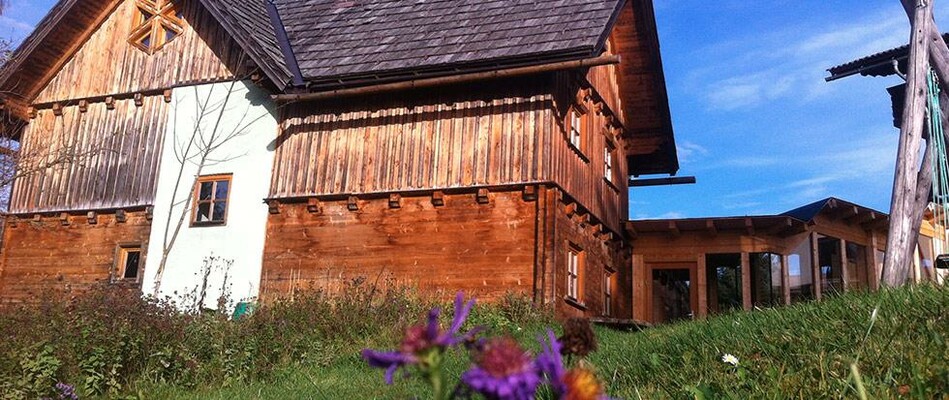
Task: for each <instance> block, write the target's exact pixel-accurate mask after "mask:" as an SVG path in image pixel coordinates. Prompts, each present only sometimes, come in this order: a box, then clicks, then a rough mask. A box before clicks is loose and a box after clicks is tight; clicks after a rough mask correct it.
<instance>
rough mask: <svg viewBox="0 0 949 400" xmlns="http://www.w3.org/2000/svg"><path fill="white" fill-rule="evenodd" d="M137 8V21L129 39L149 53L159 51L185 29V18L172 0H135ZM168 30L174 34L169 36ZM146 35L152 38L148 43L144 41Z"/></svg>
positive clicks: (134, 45)
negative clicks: (167, 34)
mask: <svg viewBox="0 0 949 400" xmlns="http://www.w3.org/2000/svg"><path fill="white" fill-rule="evenodd" d="M135 8H136V10H135V22H134V24H133V26H132V31H131V33H130V34H129V39H128V41H129V43H130V44H131V45H132V46H133V47H135V48H137V49H139V50H142V51H144V52H145V53H148V54H149V55H151V54H155V53H157V52H158V51H159V50H161V49H162V48H163V47H165V45H167V44H168V43H171V42H172V41H173V40H175V39H177V38H178V37H180V36H181V35H182V34H183V33H184V31H185V21H184V18H182V17H181V12H180V10H179V9H178V6H177V5H175V3H174V2H173V1H171V0H135ZM146 13H147V14H148V15H150V16H146ZM167 32H170V33H173V34H174V36H172V37H171V38H168V37H167V36H166V33H167ZM146 37H148V38H151V40H150V43H149V44H147V45H146V44H145V43H143V42H142V41H143V40H144V39H145V38H146Z"/></svg>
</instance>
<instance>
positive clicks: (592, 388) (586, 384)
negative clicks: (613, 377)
mask: <svg viewBox="0 0 949 400" xmlns="http://www.w3.org/2000/svg"><path fill="white" fill-rule="evenodd" d="M563 381H564V384H565V385H566V387H567V392H566V395H565V396H563V397H562V398H563V399H565V400H596V399H602V398H603V387H601V386H600V382H598V381H597V380H596V375H594V374H593V371H591V370H589V369H586V368H583V367H577V368H574V369H571V370H570V371H568V372H567V374H566V375H564V377H563Z"/></svg>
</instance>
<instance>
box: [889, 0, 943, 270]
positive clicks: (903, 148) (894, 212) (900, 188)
mask: <svg viewBox="0 0 949 400" xmlns="http://www.w3.org/2000/svg"><path fill="white" fill-rule="evenodd" d="M932 4H933V2H932V0H929V1H927V0H917V2H916V5H915V9H914V13H913V17H912V19H911V21H910V22H911V24H912V33H911V35H910V49H909V60H908V67H907V73H906V102H905V104H904V106H903V121H902V123H901V126H900V142H899V150H898V151H899V152H898V154H897V158H896V175H895V177H894V179H893V197H892V201H891V202H890V229H889V232H888V233H887V246H886V247H887V251H886V259H885V261H884V264H883V283H884V284H885V285H887V286H891V287H892V286H900V285H902V284H903V283H905V282H906V277H907V275H908V271H909V265H910V263H911V262H912V260H913V259H912V251H913V247H915V244H916V238H915V237H912V232H913V231H914V229H913V224H914V223H915V224H919V223H920V221H914V216H915V215H914V214H915V213H914V210H915V208H916V191H917V182H918V173H919V166H920V162H919V145H920V143H921V141H922V135H923V129H924V127H925V121H926V99H927V80H926V79H927V75H928V74H929V62H928V58H929V47H930V46H929V43H930V35H929V33H930V29H931V26H932V25H933V18H932Z"/></svg>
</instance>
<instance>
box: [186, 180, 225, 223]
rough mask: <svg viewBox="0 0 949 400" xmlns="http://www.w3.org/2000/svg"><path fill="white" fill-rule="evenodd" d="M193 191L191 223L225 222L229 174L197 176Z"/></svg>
mask: <svg viewBox="0 0 949 400" xmlns="http://www.w3.org/2000/svg"><path fill="white" fill-rule="evenodd" d="M195 186H196V187H195V193H194V215H193V217H192V219H191V225H224V224H225V223H226V222H227V199H228V195H229V194H230V192H231V176H230V175H209V176H202V177H200V178H198V184H197V185H195Z"/></svg>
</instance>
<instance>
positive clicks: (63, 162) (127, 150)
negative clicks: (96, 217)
mask: <svg viewBox="0 0 949 400" xmlns="http://www.w3.org/2000/svg"><path fill="white" fill-rule="evenodd" d="M114 107H115V108H114V109H113V110H110V109H108V106H107V105H106V104H105V103H103V102H99V103H91V104H89V105H88V110H87V111H86V112H82V111H81V110H80V107H79V106H67V107H63V108H62V115H56V112H54V111H53V110H51V109H45V110H39V111H38V112H37V117H36V118H35V119H33V120H32V121H31V122H30V124H29V125H28V126H27V127H26V129H25V132H24V136H23V149H22V150H21V154H22V159H21V167H20V168H21V170H20V171H21V174H22V176H21V177H20V178H19V179H17V180H16V181H15V182H14V189H13V193H12V197H11V202H10V212H12V213H27V212H38V211H64V210H89V209H109V208H122V207H130V206H139V205H148V204H152V202H153V200H154V195H155V181H156V177H157V171H158V164H159V154H158V153H159V152H160V151H161V147H162V146H161V144H162V136H163V134H164V132H165V124H166V119H167V111H168V104H167V103H166V102H165V100H164V99H163V98H162V97H161V96H150V97H144V98H143V99H142V105H141V106H137V105H135V101H134V100H132V99H127V100H116V101H115V106H114Z"/></svg>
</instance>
